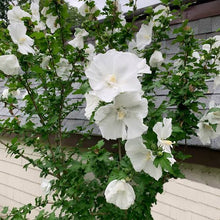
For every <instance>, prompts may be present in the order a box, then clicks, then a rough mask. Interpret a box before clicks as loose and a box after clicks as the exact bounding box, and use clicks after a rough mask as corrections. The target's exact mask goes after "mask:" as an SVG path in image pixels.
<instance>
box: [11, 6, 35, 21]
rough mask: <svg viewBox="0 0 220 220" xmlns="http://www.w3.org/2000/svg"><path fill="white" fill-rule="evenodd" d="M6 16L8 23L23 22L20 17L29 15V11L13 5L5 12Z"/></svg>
mask: <svg viewBox="0 0 220 220" xmlns="http://www.w3.org/2000/svg"><path fill="white" fill-rule="evenodd" d="M7 17H8V20H9V21H10V23H22V24H23V23H24V22H23V21H22V18H24V17H31V15H30V14H29V13H27V12H26V11H24V10H22V9H21V8H20V7H19V6H14V7H13V8H12V9H11V10H9V11H8V12H7Z"/></svg>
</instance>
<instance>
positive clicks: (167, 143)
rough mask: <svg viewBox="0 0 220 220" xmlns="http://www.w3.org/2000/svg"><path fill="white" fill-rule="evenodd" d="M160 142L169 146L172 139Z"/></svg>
mask: <svg viewBox="0 0 220 220" xmlns="http://www.w3.org/2000/svg"><path fill="white" fill-rule="evenodd" d="M162 143H163V144H164V145H168V146H171V145H172V144H173V142H172V141H169V140H162Z"/></svg>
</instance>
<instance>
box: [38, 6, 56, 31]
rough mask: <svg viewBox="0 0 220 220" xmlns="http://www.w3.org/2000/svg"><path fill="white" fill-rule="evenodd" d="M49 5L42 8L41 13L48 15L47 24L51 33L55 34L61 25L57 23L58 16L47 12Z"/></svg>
mask: <svg viewBox="0 0 220 220" xmlns="http://www.w3.org/2000/svg"><path fill="white" fill-rule="evenodd" d="M48 9H49V8H48V7H44V8H43V9H42V10H41V14H42V15H43V16H44V17H46V18H47V19H46V25H47V27H48V28H49V29H50V31H51V33H52V34H53V33H54V32H55V31H56V30H57V29H59V28H60V25H59V24H58V23H57V18H58V17H57V16H53V15H52V14H51V13H49V14H48V13H47V11H48Z"/></svg>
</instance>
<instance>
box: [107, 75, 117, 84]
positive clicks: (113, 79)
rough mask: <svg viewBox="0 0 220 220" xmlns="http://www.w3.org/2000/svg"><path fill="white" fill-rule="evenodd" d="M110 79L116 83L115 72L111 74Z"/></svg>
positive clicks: (110, 81)
mask: <svg viewBox="0 0 220 220" xmlns="http://www.w3.org/2000/svg"><path fill="white" fill-rule="evenodd" d="M108 81H109V83H116V76H115V74H112V75H110V77H109V80H108Z"/></svg>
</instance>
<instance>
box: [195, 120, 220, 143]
mask: <svg viewBox="0 0 220 220" xmlns="http://www.w3.org/2000/svg"><path fill="white" fill-rule="evenodd" d="M197 126H198V128H199V129H198V130H197V135H198V137H199V139H200V141H201V142H202V144H210V143H211V139H214V138H216V137H217V136H218V135H217V133H216V132H215V131H214V129H213V128H212V126H211V125H210V124H209V122H206V121H200V122H199V123H198V125H197ZM219 130H220V129H219Z"/></svg>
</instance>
